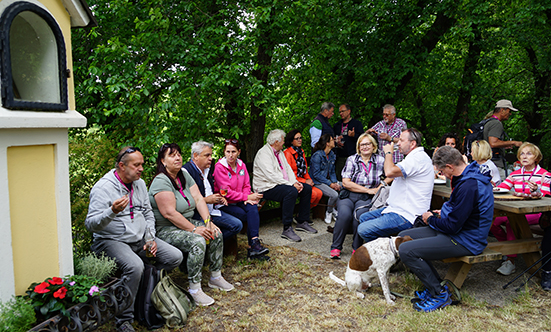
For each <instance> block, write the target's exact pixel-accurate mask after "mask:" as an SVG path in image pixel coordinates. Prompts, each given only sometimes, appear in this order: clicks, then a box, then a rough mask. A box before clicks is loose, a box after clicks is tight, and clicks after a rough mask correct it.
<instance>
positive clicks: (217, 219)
mask: <svg viewBox="0 0 551 332" xmlns="http://www.w3.org/2000/svg"><path fill="white" fill-rule="evenodd" d="M220 213H222V215H221V216H211V218H212V222H213V223H214V224H215V225H216V226H218V228H220V230H221V231H222V237H223V238H224V240H226V239H229V238H230V237H232V236H234V235H235V234H238V233H239V232H241V229H242V228H243V224H242V223H241V220H239V219H237V218H236V217H234V216H232V215H231V214H229V213H226V212H224V211H220Z"/></svg>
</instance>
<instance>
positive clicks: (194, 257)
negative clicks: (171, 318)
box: [149, 143, 234, 306]
mask: <svg viewBox="0 0 551 332" xmlns="http://www.w3.org/2000/svg"><path fill="white" fill-rule="evenodd" d="M156 173H157V174H156V176H155V178H154V179H153V181H152V182H151V186H150V187H149V201H150V202H151V207H152V208H153V214H154V215H155V223H156V229H157V237H158V238H160V239H162V240H164V241H165V242H168V243H170V244H171V245H173V246H175V247H176V248H178V249H180V250H181V251H182V252H186V253H188V258H187V269H188V279H189V292H190V293H191V296H193V299H194V300H195V302H196V303H197V304H198V305H200V306H207V305H211V304H213V303H214V299H212V298H211V297H210V296H208V295H206V294H205V293H204V292H203V290H202V289H201V268H202V267H203V262H204V261H205V255H208V260H209V262H210V271H211V277H210V280H209V282H208V285H209V287H211V288H217V289H221V290H224V291H231V290H232V289H233V288H234V287H233V286H232V285H231V284H230V283H228V282H227V281H226V280H224V277H222V273H221V270H222V258H223V251H224V242H223V240H222V232H221V231H220V229H219V228H218V227H216V225H214V224H213V223H212V222H211V221H210V215H209V210H208V207H207V204H206V203H205V201H204V199H203V196H202V195H201V192H200V191H199V188H197V185H196V184H195V182H194V181H193V179H192V177H191V175H189V174H188V172H182V156H181V150H180V147H179V146H178V145H177V144H175V143H171V144H164V145H163V146H162V147H161V149H160V150H159V154H158V156H157V172H156ZM195 207H197V210H198V211H199V214H200V215H201V218H203V221H202V220H195V219H192V218H191V217H192V216H193V211H194V209H195ZM207 246H208V249H209V250H208V251H207Z"/></svg>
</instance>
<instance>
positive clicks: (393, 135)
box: [367, 104, 408, 164]
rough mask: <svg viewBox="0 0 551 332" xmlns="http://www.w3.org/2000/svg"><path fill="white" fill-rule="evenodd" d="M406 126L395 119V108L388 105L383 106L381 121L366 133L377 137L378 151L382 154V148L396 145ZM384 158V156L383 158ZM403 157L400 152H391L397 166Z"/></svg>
mask: <svg viewBox="0 0 551 332" xmlns="http://www.w3.org/2000/svg"><path fill="white" fill-rule="evenodd" d="M407 127H408V126H407V124H406V122H405V121H404V120H402V119H400V118H397V117H396V107H394V106H393V105H390V104H386V105H385V106H383V119H382V120H381V121H379V122H377V123H376V124H375V125H374V126H373V127H371V128H369V129H368V130H367V132H368V133H369V134H370V135H377V140H378V143H379V151H380V153H381V154H382V153H383V147H384V146H386V145H389V144H391V143H394V144H397V143H398V139H399V138H400V134H401V133H402V130H404V129H406V128H407ZM383 157H384V156H383ZM402 159H404V155H403V154H402V153H400V151H398V150H396V151H394V152H393V155H392V161H393V162H394V163H395V164H397V163H398V162H400V161H401V160H402Z"/></svg>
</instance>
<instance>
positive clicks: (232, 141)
mask: <svg viewBox="0 0 551 332" xmlns="http://www.w3.org/2000/svg"><path fill="white" fill-rule="evenodd" d="M224 143H226V144H228V143H233V144H237V143H239V141H238V140H236V139H235V138H227V139H225V140H224Z"/></svg>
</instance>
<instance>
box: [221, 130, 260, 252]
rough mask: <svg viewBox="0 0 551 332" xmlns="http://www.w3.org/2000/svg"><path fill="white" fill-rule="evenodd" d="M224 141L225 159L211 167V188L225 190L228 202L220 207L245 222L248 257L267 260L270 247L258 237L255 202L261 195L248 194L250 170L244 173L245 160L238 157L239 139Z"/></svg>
mask: <svg viewBox="0 0 551 332" xmlns="http://www.w3.org/2000/svg"><path fill="white" fill-rule="evenodd" d="M224 143H225V144H226V145H225V147H224V158H221V159H220V160H219V161H218V162H217V163H216V165H215V166H214V174H213V175H214V191H215V192H220V193H221V194H222V193H224V192H226V191H227V194H226V196H225V197H226V200H227V201H228V205H227V206H222V207H220V208H219V209H220V210H222V211H224V212H226V213H229V214H231V215H232V216H234V217H236V218H238V219H239V220H241V222H242V223H243V224H244V225H245V222H246V223H247V224H246V225H247V237H248V238H249V248H248V249H247V257H248V258H253V259H260V260H268V259H270V257H268V256H266V254H267V253H268V251H269V250H268V248H265V247H263V246H262V243H261V242H260V239H259V238H258V229H259V227H260V217H259V216H258V206H257V204H258V202H259V201H260V199H261V198H262V195H261V194H258V193H251V182H250V179H249V172H247V167H246V166H245V163H244V162H243V161H242V160H241V159H238V156H239V154H240V153H241V150H240V149H239V141H238V140H236V139H226V140H225V141H224Z"/></svg>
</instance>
